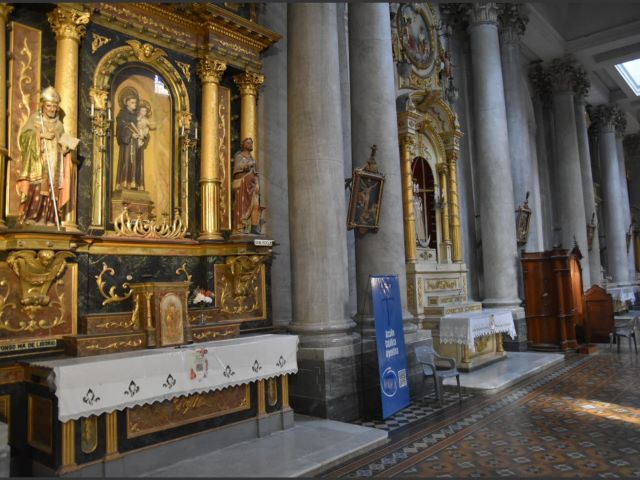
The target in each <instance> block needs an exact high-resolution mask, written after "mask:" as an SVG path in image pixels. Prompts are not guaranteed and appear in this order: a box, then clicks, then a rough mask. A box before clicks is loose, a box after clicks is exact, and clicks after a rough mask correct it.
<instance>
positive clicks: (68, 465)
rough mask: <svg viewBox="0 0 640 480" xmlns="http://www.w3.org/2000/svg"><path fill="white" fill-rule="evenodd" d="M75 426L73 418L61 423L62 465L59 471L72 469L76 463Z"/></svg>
mask: <svg viewBox="0 0 640 480" xmlns="http://www.w3.org/2000/svg"><path fill="white" fill-rule="evenodd" d="M75 427H76V422H75V420H69V421H68V422H64V423H63V424H62V467H61V469H60V473H64V472H66V471H70V470H73V469H74V468H73V467H74V466H75V464H76V438H75V433H76V428H75Z"/></svg>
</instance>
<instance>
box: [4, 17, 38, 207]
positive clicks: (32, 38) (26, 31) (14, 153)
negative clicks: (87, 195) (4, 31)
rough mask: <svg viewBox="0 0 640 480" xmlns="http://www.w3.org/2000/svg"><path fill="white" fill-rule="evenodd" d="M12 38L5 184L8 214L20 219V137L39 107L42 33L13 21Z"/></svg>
mask: <svg viewBox="0 0 640 480" xmlns="http://www.w3.org/2000/svg"><path fill="white" fill-rule="evenodd" d="M10 32H11V33H10V35H11V36H10V39H9V51H10V52H11V55H10V56H9V105H8V107H9V108H8V122H7V123H8V125H9V128H8V132H7V133H8V138H7V142H8V148H7V150H8V151H9V159H10V161H9V162H8V169H7V177H8V180H7V182H6V196H5V198H6V199H7V201H6V215H7V216H8V217H9V216H18V215H19V210H20V198H21V197H20V192H19V190H18V189H17V187H16V185H17V184H18V178H19V177H20V174H21V172H22V158H21V155H20V145H19V144H18V136H19V135H20V131H21V130H22V127H24V125H25V124H26V123H27V120H28V119H29V117H30V116H31V114H33V113H34V112H35V111H36V110H37V108H38V102H39V95H40V62H41V49H42V32H41V31H40V30H37V29H35V28H31V27H28V26H27V25H23V24H21V23H18V22H11V30H10Z"/></svg>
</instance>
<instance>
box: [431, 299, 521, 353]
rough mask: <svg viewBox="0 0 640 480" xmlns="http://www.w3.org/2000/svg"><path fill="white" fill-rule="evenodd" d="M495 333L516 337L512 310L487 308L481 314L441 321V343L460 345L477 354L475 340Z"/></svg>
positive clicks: (457, 314) (451, 316) (469, 314)
mask: <svg viewBox="0 0 640 480" xmlns="http://www.w3.org/2000/svg"><path fill="white" fill-rule="evenodd" d="M494 333H506V334H507V335H509V336H510V337H511V338H515V336H516V327H515V325H514V323H513V315H512V314H511V311H510V310H500V309H496V308H487V309H484V310H482V311H481V312H466V313H456V314H451V315H445V316H444V317H443V318H442V319H441V320H440V342H441V343H460V344H462V345H466V346H467V347H469V351H471V352H475V350H476V347H475V342H474V339H476V338H477V337H482V336H485V335H492V334H494Z"/></svg>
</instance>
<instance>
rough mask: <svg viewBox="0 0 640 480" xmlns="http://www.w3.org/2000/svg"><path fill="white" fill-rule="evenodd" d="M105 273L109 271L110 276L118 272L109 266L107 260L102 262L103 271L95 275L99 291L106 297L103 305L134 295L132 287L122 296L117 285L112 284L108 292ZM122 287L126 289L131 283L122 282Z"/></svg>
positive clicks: (128, 276)
mask: <svg viewBox="0 0 640 480" xmlns="http://www.w3.org/2000/svg"><path fill="white" fill-rule="evenodd" d="M105 273H108V274H109V275H110V276H112V277H113V276H114V275H115V273H116V272H115V270H114V269H113V268H111V267H110V266H108V265H107V264H106V263H105V262H102V271H101V272H100V273H99V274H98V275H96V277H95V278H96V284H97V285H98V291H99V292H100V295H102V298H104V300H103V302H102V306H105V305H108V304H110V303H118V302H124V301H125V300H127V299H128V298H130V297H131V295H133V290H131V289H129V291H128V292H125V293H124V295H122V296H120V295H118V294H117V293H116V287H115V285H112V286H111V288H110V289H109V292H108V293H106V292H105V289H106V287H107V282H105V281H104V274H105ZM127 280H131V275H127ZM122 288H124V289H125V290H126V289H128V288H130V287H129V284H128V283H127V282H125V283H123V284H122Z"/></svg>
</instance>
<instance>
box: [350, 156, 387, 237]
mask: <svg viewBox="0 0 640 480" xmlns="http://www.w3.org/2000/svg"><path fill="white" fill-rule="evenodd" d="M383 188H384V176H383V175H381V174H379V173H374V172H369V171H366V170H364V169H359V168H356V169H354V171H353V177H352V183H351V198H350V199H349V212H348V214H347V229H348V230H352V229H357V230H358V231H359V232H360V233H365V232H367V231H376V230H378V227H379V222H380V207H381V205H382V190H383Z"/></svg>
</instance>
